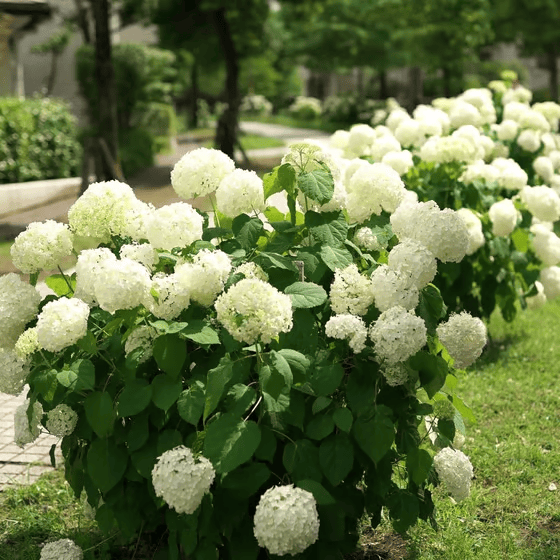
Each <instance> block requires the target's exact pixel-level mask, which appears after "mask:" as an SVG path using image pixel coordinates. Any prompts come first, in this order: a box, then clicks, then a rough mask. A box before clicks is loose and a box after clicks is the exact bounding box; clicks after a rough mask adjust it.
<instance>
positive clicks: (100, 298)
mask: <svg viewBox="0 0 560 560" xmlns="http://www.w3.org/2000/svg"><path fill="white" fill-rule="evenodd" d="M150 285H151V280H150V275H149V273H148V271H147V270H146V267H145V266H143V265H141V264H140V263H138V262H136V261H133V260H131V259H120V260H118V259H115V260H111V259H107V260H105V261H104V262H103V263H102V264H101V265H100V266H99V268H98V270H97V273H96V275H95V279H94V283H93V288H94V293H95V299H96V300H97V302H98V304H99V307H101V309H104V310H105V311H108V312H109V313H114V312H115V311H117V310H119V309H133V308H134V307H137V306H138V305H141V304H142V303H144V301H145V300H146V296H147V293H148V291H149V290H150Z"/></svg>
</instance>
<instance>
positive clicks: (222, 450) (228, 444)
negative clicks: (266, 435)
mask: <svg viewBox="0 0 560 560" xmlns="http://www.w3.org/2000/svg"><path fill="white" fill-rule="evenodd" d="M260 441H261V432H260V429H259V427H258V425H257V424H256V423H255V422H253V421H251V420H248V421H247V422H244V421H243V420H241V419H240V418H238V417H236V416H234V415H233V414H223V415H222V416H220V417H219V418H217V419H216V420H214V421H213V422H211V423H210V424H209V426H208V428H207V429H206V437H205V439H204V451H203V453H204V456H205V457H206V458H207V459H209V460H210V461H211V462H212V464H213V465H214V469H215V470H216V472H218V473H227V472H230V471H232V470H234V469H235V468H237V467H238V466H239V465H242V464H243V463H245V462H246V461H248V460H249V459H250V458H251V457H252V456H253V454H254V453H255V451H256V450H257V448H258V446H259V443H260Z"/></svg>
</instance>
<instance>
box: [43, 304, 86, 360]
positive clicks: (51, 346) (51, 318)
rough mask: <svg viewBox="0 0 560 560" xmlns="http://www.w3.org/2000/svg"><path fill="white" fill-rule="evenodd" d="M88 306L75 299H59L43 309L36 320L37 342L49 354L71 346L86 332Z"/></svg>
mask: <svg viewBox="0 0 560 560" xmlns="http://www.w3.org/2000/svg"><path fill="white" fill-rule="evenodd" d="M88 317H89V306H88V305H87V303H85V302H83V301H82V300H80V299H77V298H60V299H58V300H55V301H50V302H49V303H47V304H46V305H45V307H43V309H42V311H41V313H40V314H39V317H38V318H37V341H38V342H39V346H40V347H41V348H44V349H45V350H48V351H49V352H59V351H60V350H62V349H63V348H66V347H68V346H71V345H72V344H74V343H75V342H77V341H78V340H80V338H83V337H84V336H85V335H86V332H87V322H88Z"/></svg>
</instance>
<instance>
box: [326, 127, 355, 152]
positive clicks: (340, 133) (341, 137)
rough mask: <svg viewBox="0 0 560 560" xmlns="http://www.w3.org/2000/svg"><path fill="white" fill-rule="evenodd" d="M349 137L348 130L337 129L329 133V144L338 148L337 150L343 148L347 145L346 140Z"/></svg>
mask: <svg viewBox="0 0 560 560" xmlns="http://www.w3.org/2000/svg"><path fill="white" fill-rule="evenodd" d="M349 138H350V132H349V131H348V130H337V131H336V132H335V133H334V134H332V135H331V137H330V139H329V144H330V145H331V146H332V147H333V148H338V149H339V150H344V149H345V148H346V146H348V140H349Z"/></svg>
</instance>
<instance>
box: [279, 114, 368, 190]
mask: <svg viewBox="0 0 560 560" xmlns="http://www.w3.org/2000/svg"><path fill="white" fill-rule="evenodd" d="M364 126H367V125H364ZM284 163H289V164H290V165H291V166H292V167H295V168H296V170H297V171H298V172H299V173H310V172H311V171H314V170H316V169H323V167H324V166H326V167H328V169H329V171H330V172H331V175H332V177H333V180H334V181H335V182H336V181H339V180H340V178H341V172H340V169H339V167H338V165H337V163H336V161H335V159H334V158H333V156H332V155H331V154H329V153H328V152H326V151H325V150H323V148H321V146H318V145H317V144H312V143H310V142H299V143H296V144H291V145H290V149H289V151H288V153H287V154H286V155H285V156H284V157H283V158H282V164H284Z"/></svg>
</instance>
